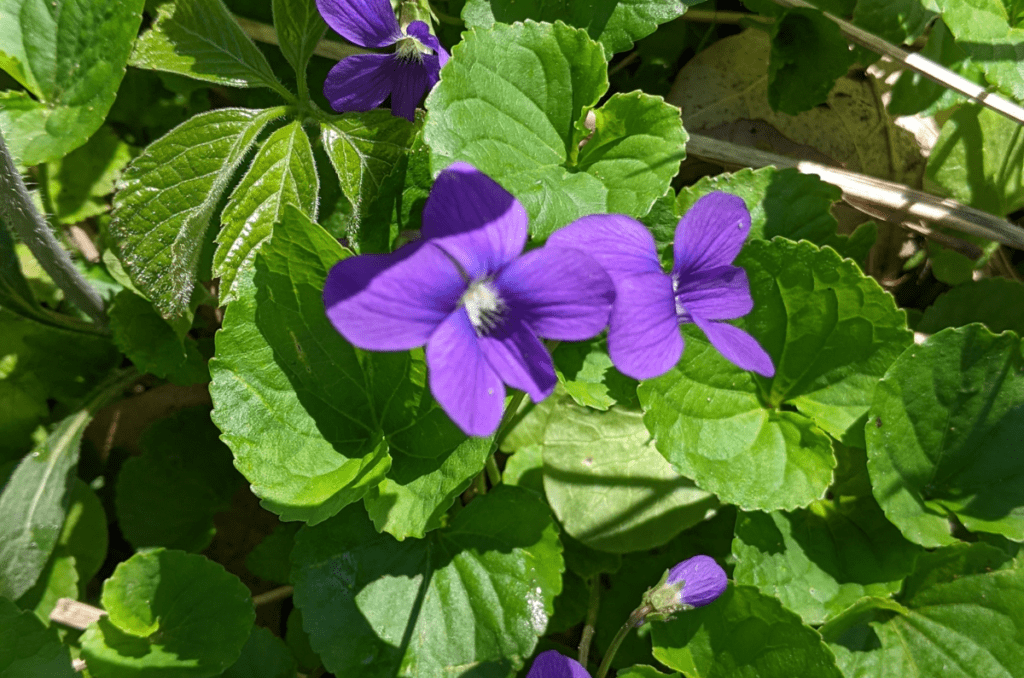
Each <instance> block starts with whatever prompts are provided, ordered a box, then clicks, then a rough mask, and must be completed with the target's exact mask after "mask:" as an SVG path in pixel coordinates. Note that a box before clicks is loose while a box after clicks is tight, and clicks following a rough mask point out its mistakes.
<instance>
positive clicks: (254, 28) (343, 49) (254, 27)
mask: <svg viewBox="0 0 1024 678" xmlns="http://www.w3.org/2000/svg"><path fill="white" fill-rule="evenodd" d="M235 21H237V22H238V25H239V26H240V27H241V28H242V30H243V31H245V34H246V35H248V36H249V37H250V38H252V39H253V40H258V41H259V42H265V43H267V44H268V45H278V46H280V45H281V42H280V40H278V38H277V30H275V29H274V27H273V26H271V25H270V24H265V23H261V22H259V21H253V20H252V19H246V18H245V17H241V16H238V15H235ZM376 53H377V50H373V49H365V48H363V47H358V46H356V45H353V44H351V43H347V42H336V41H334V40H321V41H320V42H318V43H317V44H316V49H314V50H313V54H316V55H317V56H322V57H326V58H328V59H331V60H333V61H341V60H342V59H344V58H345V57H350V56H352V55H354V54H376Z"/></svg>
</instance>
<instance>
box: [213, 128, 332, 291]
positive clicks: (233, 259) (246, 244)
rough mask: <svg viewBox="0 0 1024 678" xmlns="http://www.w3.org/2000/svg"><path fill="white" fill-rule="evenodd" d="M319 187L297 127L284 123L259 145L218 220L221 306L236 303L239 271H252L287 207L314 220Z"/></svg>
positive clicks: (306, 143) (217, 272)
mask: <svg viewBox="0 0 1024 678" xmlns="http://www.w3.org/2000/svg"><path fill="white" fill-rule="evenodd" d="M319 188H320V180H319V178H318V177H317V174H316V165H315V164H314V162H313V149H312V148H311V147H310V145H309V137H307V136H306V133H305V131H303V129H302V124H301V123H300V122H298V121H294V122H291V123H288V124H287V125H285V126H284V127H282V128H280V129H278V130H276V131H275V132H274V133H273V134H271V135H270V137H269V138H268V139H267V140H266V141H265V142H263V145H262V146H260V149H259V151H258V152H257V153H256V157H255V158H254V159H253V161H252V165H250V166H249V170H248V171H247V172H246V174H245V176H244V177H242V180H241V181H240V182H239V184H238V186H236V187H235V190H234V191H233V192H232V194H231V197H230V198H229V199H228V203H227V205H226V206H225V207H224V213H223V214H222V215H221V224H222V228H221V231H220V233H219V234H218V235H217V237H216V241H217V243H218V247H217V252H216V253H215V254H214V256H213V275H214V277H219V278H220V303H221V304H222V305H224V304H228V303H229V302H231V301H233V300H234V299H235V298H236V296H237V295H236V289H235V280H236V279H237V277H238V273H239V271H242V270H244V269H247V268H249V267H251V266H252V264H253V261H254V260H255V259H256V252H258V251H259V248H260V247H261V246H262V245H263V243H265V242H266V241H267V240H268V239H269V238H270V233H271V229H272V228H273V225H274V222H275V221H278V220H279V219H280V218H281V213H282V211H283V209H284V206H285V205H294V206H295V207H298V208H299V209H300V210H302V212H303V214H305V215H306V216H308V217H309V218H310V219H312V220H315V219H316V207H317V198H318V196H319Z"/></svg>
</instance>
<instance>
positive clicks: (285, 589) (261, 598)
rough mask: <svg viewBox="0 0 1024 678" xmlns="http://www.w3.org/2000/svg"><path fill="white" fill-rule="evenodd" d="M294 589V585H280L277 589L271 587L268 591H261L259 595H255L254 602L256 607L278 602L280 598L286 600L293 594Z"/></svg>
mask: <svg viewBox="0 0 1024 678" xmlns="http://www.w3.org/2000/svg"><path fill="white" fill-rule="evenodd" d="M294 591H295V587H294V586H278V587H277V588H276V589H271V590H270V591H267V592H266V593H261V594H259V595H258V596H253V597H252V604H253V605H255V606H256V607H259V606H260V605H267V604H269V603H276V602H277V601H279V600H284V599H285V598H287V597H289V596H290V595H292V593H293V592H294Z"/></svg>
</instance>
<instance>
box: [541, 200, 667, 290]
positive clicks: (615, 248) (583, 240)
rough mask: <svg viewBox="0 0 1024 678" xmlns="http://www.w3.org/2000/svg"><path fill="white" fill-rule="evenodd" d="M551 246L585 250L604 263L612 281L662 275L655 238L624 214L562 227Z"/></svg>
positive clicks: (595, 216)
mask: <svg viewBox="0 0 1024 678" xmlns="http://www.w3.org/2000/svg"><path fill="white" fill-rule="evenodd" d="M547 244H548V246H549V247H550V246H555V247H571V248H574V249H579V250H583V251H584V252H586V253H587V254H589V255H590V256H591V257H593V258H594V259H595V260H596V261H597V263H599V264H601V265H602V266H603V267H604V269H605V270H606V271H608V275H610V276H611V278H612V280H613V281H614V282H615V283H616V284H618V281H619V280H620V279H622V278H624V277H626V276H630V275H636V274H638V273H655V272H657V273H661V272H662V269H661V262H660V261H659V260H658V251H657V247H656V246H655V243H654V236H652V235H651V233H650V231H648V230H647V228H646V227H645V226H644V225H643V224H641V223H640V222H639V221H637V220H636V219H631V218H630V217H627V216H623V215H621V214H592V215H590V216H587V217H582V218H580V219H577V220H576V221H574V222H572V223H571V224H569V225H568V226H566V227H564V228H560V229H558V230H557V231H555V232H554V233H552V234H551V237H549V238H548V242H547Z"/></svg>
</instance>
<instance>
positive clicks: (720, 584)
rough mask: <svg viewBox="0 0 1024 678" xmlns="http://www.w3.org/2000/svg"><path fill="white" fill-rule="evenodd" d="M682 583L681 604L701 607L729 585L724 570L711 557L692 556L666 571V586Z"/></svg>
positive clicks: (720, 593)
mask: <svg viewBox="0 0 1024 678" xmlns="http://www.w3.org/2000/svg"><path fill="white" fill-rule="evenodd" d="M679 582H684V584H683V590H682V591H680V592H679V597H680V601H679V602H681V603H683V604H685V605H689V606H691V607H701V606H703V605H707V604H708V603H710V602H712V601H714V600H715V599H716V598H718V596H720V595H722V593H723V592H724V591H725V588H726V586H728V584H729V580H728V578H727V577H726V576H725V570H723V569H722V566H721V565H719V564H718V563H717V562H715V559H714V558H712V557H711V556H703V555H701V556H694V557H693V558H689V559H687V560H684V561H683V562H681V563H679V564H678V565H676V566H675V567H673V568H672V569H671V570H669V571H668V580H667V581H666V583H667V584H678V583H679Z"/></svg>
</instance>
